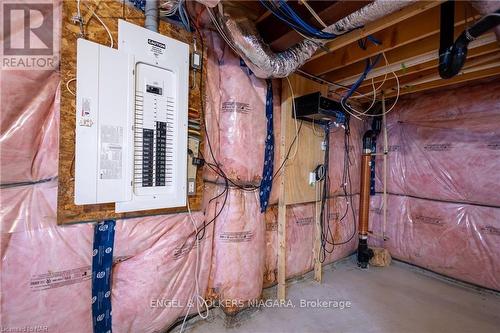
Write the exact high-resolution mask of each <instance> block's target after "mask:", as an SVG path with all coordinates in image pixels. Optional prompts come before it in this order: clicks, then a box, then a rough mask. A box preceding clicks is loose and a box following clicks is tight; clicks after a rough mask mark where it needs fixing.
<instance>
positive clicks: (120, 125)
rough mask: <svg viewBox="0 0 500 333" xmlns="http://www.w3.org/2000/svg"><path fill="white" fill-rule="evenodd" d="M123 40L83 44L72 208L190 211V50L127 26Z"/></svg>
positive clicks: (123, 24) (79, 59)
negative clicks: (110, 204)
mask: <svg viewBox="0 0 500 333" xmlns="http://www.w3.org/2000/svg"><path fill="white" fill-rule="evenodd" d="M118 36H119V46H118V48H119V49H118V50H114V49H112V48H108V47H105V46H102V45H98V44H95V43H92V42H88V41H86V40H79V41H78V52H77V53H78V55H77V119H76V120H77V128H76V134H77V135H76V164H75V170H76V171H75V203H76V204H95V203H104V202H115V210H116V212H129V211H138V210H146V209H157V208H170V207H179V206H185V205H186V196H187V189H186V179H187V171H186V170H187V165H186V160H187V148H188V147H187V123H188V121H187V117H188V111H187V110H188V85H189V84H188V77H189V46H188V45H187V44H185V43H182V42H179V41H177V40H174V39H172V38H168V37H165V36H163V35H160V34H158V33H155V32H152V31H149V30H146V29H144V28H142V27H139V26H136V25H134V24H131V23H127V22H125V21H123V20H119V29H118Z"/></svg>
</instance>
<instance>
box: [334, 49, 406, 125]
mask: <svg viewBox="0 0 500 333" xmlns="http://www.w3.org/2000/svg"><path fill="white" fill-rule="evenodd" d="M382 55H383V56H384V59H385V63H386V66H387V67H388V66H389V65H390V64H389V61H388V60H387V57H386V56H385V53H384V52H382ZM391 73H392V75H394V78H395V79H396V84H397V94H396V99H395V100H394V103H393V104H392V105H391V107H390V108H389V109H388V110H387V111H385V112H384V113H382V114H376V115H371V114H367V112H368V110H369V109H370V108H369V109H368V110H366V111H363V112H361V111H358V110H355V109H354V108H352V107H351V106H349V105H347V104H345V103H344V104H345V105H346V106H347V108H345V107H343V108H344V110H345V111H346V112H347V113H349V114H350V115H352V116H354V117H356V118H357V119H360V118H359V117H361V116H367V117H378V116H382V115H387V114H388V113H389V112H391V111H392V110H393V109H394V107H395V106H396V104H397V103H398V100H399V95H400V85H399V78H398V75H397V74H396V73H395V72H391ZM386 76H387V75H386ZM384 83H385V78H384V80H383V81H382V84H381V85H380V86H379V88H380V87H382V85H383V84H384ZM372 85H373V82H372ZM373 88H375V86H374V85H373ZM373 94H374V98H373V100H375V97H376V96H375V94H376V90H375V91H374V92H373Z"/></svg>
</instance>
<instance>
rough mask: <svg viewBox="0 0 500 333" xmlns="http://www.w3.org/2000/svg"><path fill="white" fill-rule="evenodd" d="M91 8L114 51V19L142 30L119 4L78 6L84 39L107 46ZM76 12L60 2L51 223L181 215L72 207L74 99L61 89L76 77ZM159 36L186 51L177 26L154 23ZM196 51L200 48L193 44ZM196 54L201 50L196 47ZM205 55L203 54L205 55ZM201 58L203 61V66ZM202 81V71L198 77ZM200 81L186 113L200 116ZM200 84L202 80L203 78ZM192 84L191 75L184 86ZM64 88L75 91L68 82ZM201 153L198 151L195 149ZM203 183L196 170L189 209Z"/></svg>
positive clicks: (185, 36)
mask: <svg viewBox="0 0 500 333" xmlns="http://www.w3.org/2000/svg"><path fill="white" fill-rule="evenodd" d="M87 6H88V7H90V8H91V9H93V10H94V11H95V13H97V15H99V17H100V18H101V19H102V21H103V22H104V23H105V24H106V25H107V26H108V27H109V29H110V31H111V34H112V35H113V39H114V41H115V43H114V44H115V47H116V44H117V40H118V38H117V37H118V19H123V20H126V21H128V22H131V23H134V24H137V25H139V26H143V24H144V15H143V13H142V12H141V11H139V10H137V9H135V8H133V7H129V6H128V5H125V4H124V2H123V1H109V0H106V1H98V0H95V1H85V2H83V1H82V5H81V12H82V16H83V18H84V22H85V32H86V37H87V38H88V39H89V40H91V41H94V42H97V43H100V44H103V45H109V37H108V34H107V32H106V30H105V29H104V27H103V26H102V25H101V24H100V23H99V21H98V20H97V19H96V17H95V16H92V13H91V11H90V10H89V8H88V7H87ZM76 13H77V6H76V1H63V5H62V30H61V109H60V142H59V190H58V205H57V221H58V223H59V224H63V223H74V222H86V221H96V220H103V219H121V218H129V217H138V216H147V215H159V214H169V213H177V212H184V211H187V208H186V207H179V208H171V209H155V210H147V211H138V212H129V213H121V214H117V213H115V206H114V204H99V205H83V206H77V205H75V204H74V158H75V97H74V96H73V95H72V94H71V93H70V92H69V91H68V90H67V89H66V83H67V82H68V80H70V79H72V78H75V76H76V73H75V71H76V40H77V38H78V35H79V34H80V28H79V26H78V25H77V24H74V23H73V21H72V18H73V17H74V16H75V15H76ZM159 32H160V33H161V34H163V35H165V36H169V37H172V38H175V39H178V40H180V41H183V42H185V43H188V44H189V45H190V46H191V47H192V44H193V36H192V34H191V33H188V32H187V31H185V30H184V29H182V28H181V27H179V26H176V25H173V24H168V23H166V22H164V21H160V24H159ZM198 47H200V46H199V45H198ZM199 49H201V48H199ZM205 54H206V52H205ZM205 60H206V59H204V62H205ZM204 76H205V72H204ZM199 78H200V76H199V75H197V81H198V82H197V85H196V87H195V88H193V89H190V92H189V108H190V109H193V110H197V111H198V113H199V114H200V115H201V114H202V112H201V99H200V94H201V92H200V82H199ZM203 79H204V80H205V79H206V76H205V77H204V78H203ZM191 80H192V73H191V78H190V81H191ZM70 88H71V89H72V90H74V89H75V85H74V82H70ZM200 149H201V148H200ZM202 193H203V180H202V172H201V168H199V170H198V173H197V181H196V195H193V196H189V197H188V199H189V205H190V207H191V209H192V210H199V209H201V201H202Z"/></svg>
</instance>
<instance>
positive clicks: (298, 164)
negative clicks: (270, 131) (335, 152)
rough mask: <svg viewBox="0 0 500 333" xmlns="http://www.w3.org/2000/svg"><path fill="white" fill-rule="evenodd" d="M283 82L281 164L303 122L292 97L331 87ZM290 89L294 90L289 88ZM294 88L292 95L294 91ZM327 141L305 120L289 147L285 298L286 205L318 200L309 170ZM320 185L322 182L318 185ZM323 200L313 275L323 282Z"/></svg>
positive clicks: (282, 213) (282, 243)
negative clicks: (321, 220) (295, 118)
mask: <svg viewBox="0 0 500 333" xmlns="http://www.w3.org/2000/svg"><path fill="white" fill-rule="evenodd" d="M288 80H289V81H287V79H284V80H283V82H282V85H281V86H282V91H281V128H280V130H281V137H280V144H281V147H280V151H281V156H280V165H281V163H284V161H285V159H286V158H287V152H288V149H289V147H290V146H291V144H292V142H294V139H295V138H296V136H297V135H296V134H297V128H298V126H300V121H297V122H295V120H294V118H293V117H292V115H293V108H292V102H293V98H292V95H293V97H299V96H302V95H306V94H309V93H313V92H317V91H320V92H321V93H322V94H323V95H324V96H326V95H327V91H328V88H327V87H326V86H323V85H321V84H319V83H316V82H314V81H311V80H308V79H306V78H304V77H302V76H298V75H291V76H289V77H288ZM290 88H291V89H290ZM292 91H293V94H292ZM323 140H324V135H323V133H322V130H321V129H320V128H319V127H318V128H314V127H313V125H312V124H310V123H307V122H302V126H301V128H300V133H299V135H298V140H295V144H296V145H297V146H296V148H297V150H296V153H295V146H292V149H291V150H290V152H291V153H290V155H289V156H288V157H289V158H290V159H289V160H287V161H286V163H285V167H284V171H283V173H282V175H281V177H280V185H281V187H280V194H279V203H278V288H277V289H278V290H277V298H278V299H280V300H284V299H285V298H286V252H287V247H286V224H287V221H286V207H287V205H292V204H299V203H306V202H313V201H316V200H317V192H316V191H317V189H318V188H317V187H315V186H309V173H310V172H311V171H313V170H314V169H315V168H316V167H317V166H318V165H319V164H322V163H323V162H324V156H325V152H324V151H323V150H321V144H322V142H323ZM318 186H321V182H320V183H319V184H318ZM320 209H321V203H320V202H319V201H318V202H317V203H316V208H315V211H316V214H315V215H316V217H315V239H314V245H313V248H312V249H311V251H313V252H314V276H315V279H316V281H318V282H321V273H322V267H321V262H320V261H319V255H320V246H321V243H320V242H321V229H320V220H319V213H318V212H319V211H320Z"/></svg>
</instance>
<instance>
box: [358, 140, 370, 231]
mask: <svg viewBox="0 0 500 333" xmlns="http://www.w3.org/2000/svg"><path fill="white" fill-rule="evenodd" d="M370 162H371V150H370V149H367V150H363V155H362V156H361V187H360V191H359V194H360V196H359V236H360V237H362V236H363V237H367V236H368V214H369V213H370Z"/></svg>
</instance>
